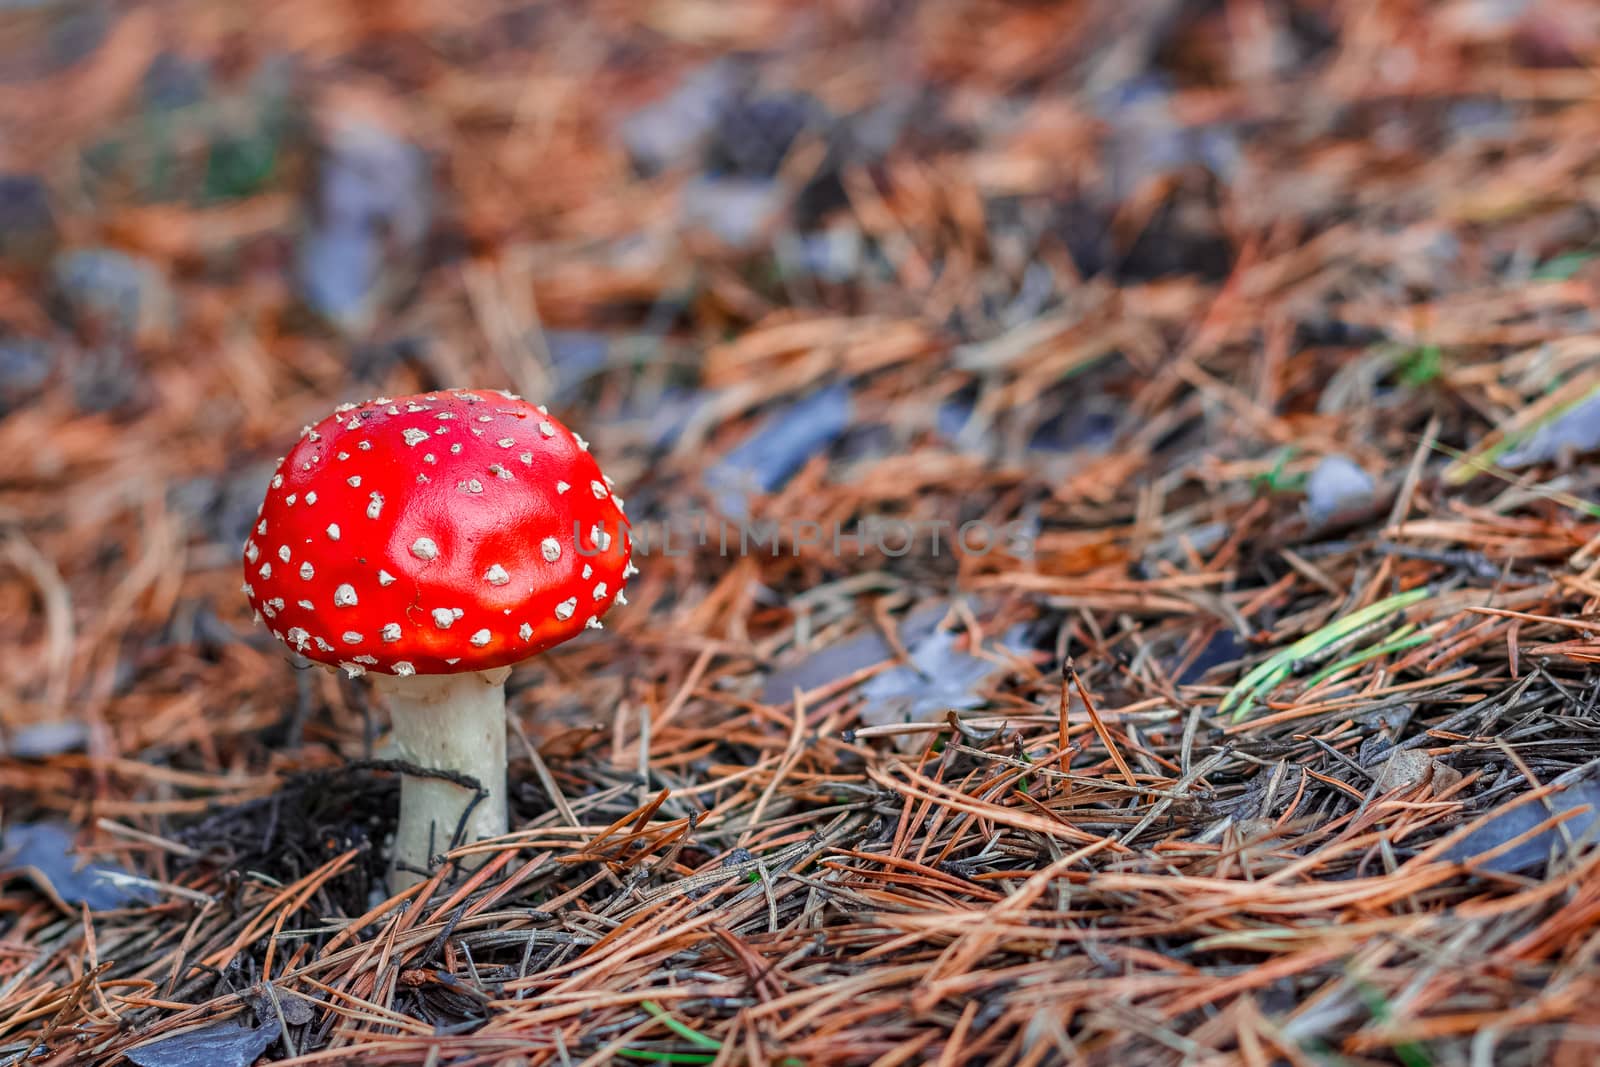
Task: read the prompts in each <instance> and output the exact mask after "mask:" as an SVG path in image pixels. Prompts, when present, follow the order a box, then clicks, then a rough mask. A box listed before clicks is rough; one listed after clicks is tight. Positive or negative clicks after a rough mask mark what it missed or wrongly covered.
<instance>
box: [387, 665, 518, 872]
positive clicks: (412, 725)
mask: <svg viewBox="0 0 1600 1067" xmlns="http://www.w3.org/2000/svg"><path fill="white" fill-rule="evenodd" d="M510 673H511V670H510V668H509V667H499V668H495V669H493V670H487V671H473V672H470V673H464V674H433V675H413V676H411V677H408V678H399V677H395V676H392V675H371V676H370V677H373V678H374V679H375V681H376V684H377V688H378V690H379V691H380V692H382V693H383V694H384V696H385V697H386V698H387V700H388V704H389V715H390V718H391V721H392V722H393V725H394V740H395V745H396V747H397V748H398V749H399V755H400V758H401V759H403V760H405V761H406V762H408V763H414V764H416V765H417V766H419V767H426V768H428V769H430V770H440V771H454V772H457V773H460V774H465V775H470V776H471V777H473V778H476V779H477V780H478V781H479V782H480V783H482V785H483V788H484V789H485V790H486V791H487V792H488V794H489V795H488V796H486V797H484V798H483V799H482V800H480V801H478V803H477V805H476V806H475V807H473V808H472V814H471V815H470V816H469V817H468V819H467V823H466V826H465V828H464V829H463V831H462V835H461V843H463V844H466V843H470V842H473V841H477V840H480V839H482V838H486V837H498V836H499V835H501V834H503V833H505V832H506V829H507V816H506V689H505V680H506V676H507V675H509V674H510ZM474 795H475V794H474V793H473V791H472V790H471V789H468V788H466V787H464V786H460V785H457V784H456V783H454V782H450V781H446V780H444V779H442V778H417V777H413V776H412V775H409V774H408V775H405V776H404V777H403V778H401V780H400V825H399V826H398V828H397V829H396V830H395V835H394V851H393V852H392V853H391V855H390V863H391V881H392V882H393V884H394V885H395V887H396V888H404V887H408V886H412V885H415V884H416V883H417V882H419V881H421V880H422V876H421V875H418V874H415V873H413V872H412V871H409V870H405V869H404V868H405V867H414V868H418V869H420V870H428V869H430V868H431V867H432V866H433V863H432V859H433V857H434V856H436V855H438V854H440V853H443V852H445V851H447V850H448V849H449V848H450V844H451V839H452V837H453V836H454V835H455V832H456V827H457V826H459V825H460V824H461V817H462V813H463V812H465V811H466V810H467V806H468V805H469V804H471V803H472V799H473V796H474Z"/></svg>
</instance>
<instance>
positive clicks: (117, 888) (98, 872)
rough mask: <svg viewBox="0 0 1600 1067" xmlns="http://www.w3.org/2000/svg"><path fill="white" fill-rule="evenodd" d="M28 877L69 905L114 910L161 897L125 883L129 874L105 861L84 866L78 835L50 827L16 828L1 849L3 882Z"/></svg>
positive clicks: (34, 825)
mask: <svg viewBox="0 0 1600 1067" xmlns="http://www.w3.org/2000/svg"><path fill="white" fill-rule="evenodd" d="M15 877H25V878H27V879H28V880H30V881H32V882H33V883H34V884H35V885H37V886H38V887H39V889H41V890H42V891H44V892H46V893H49V894H51V895H53V896H55V897H57V898H59V899H60V900H61V902H62V903H64V904H67V905H69V906H73V907H75V906H77V905H78V904H86V905H88V907H89V910H91V911H108V910H110V909H113V908H122V907H127V906H128V905H130V904H136V903H141V902H147V901H150V900H154V899H155V897H154V895H153V894H152V893H150V892H149V890H148V889H146V888H144V887H142V886H140V885H137V884H133V883H129V882H128V881H125V879H127V878H129V877H131V876H130V875H128V874H127V873H126V872H125V871H122V870H120V869H118V868H116V867H113V866H111V865H109V864H104V863H90V864H87V865H80V858H79V857H78V856H77V855H75V854H74V853H73V851H72V835H71V834H69V833H68V832H67V831H66V830H64V829H63V828H61V827H59V826H54V825H52V824H50V823H33V824H23V825H20V826H12V827H10V828H8V829H7V830H6V832H5V841H4V845H3V846H0V880H8V879H11V878H15Z"/></svg>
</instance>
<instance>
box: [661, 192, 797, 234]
mask: <svg viewBox="0 0 1600 1067" xmlns="http://www.w3.org/2000/svg"><path fill="white" fill-rule="evenodd" d="M786 199H787V198H786V195H785V193H784V190H783V186H781V185H780V184H778V182H776V181H774V180H773V179H771V178H738V177H726V176H721V175H716V176H711V175H706V176H702V177H699V178H695V179H694V180H693V181H691V182H688V183H687V184H685V185H684V187H683V192H682V193H681V194H680V195H679V198H678V214H679V218H680V219H681V221H682V222H683V224H684V226H686V227H688V228H689V229H703V230H706V231H708V232H710V233H711V234H712V235H713V236H715V237H716V238H717V240H719V241H721V242H722V243H723V244H725V245H728V246H729V247H731V248H749V247H751V246H752V245H754V244H755V243H756V242H757V241H758V240H759V239H760V238H761V237H762V235H763V234H765V233H766V231H767V229H768V227H770V226H771V225H772V223H773V222H774V221H775V220H776V219H777V218H778V216H779V215H780V214H782V212H783V208H784V205H785V203H786Z"/></svg>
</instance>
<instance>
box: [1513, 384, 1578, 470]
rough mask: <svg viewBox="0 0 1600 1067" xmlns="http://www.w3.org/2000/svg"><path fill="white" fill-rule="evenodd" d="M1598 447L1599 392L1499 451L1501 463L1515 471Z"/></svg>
mask: <svg viewBox="0 0 1600 1067" xmlns="http://www.w3.org/2000/svg"><path fill="white" fill-rule="evenodd" d="M1596 449H1600V393H1597V394H1595V395H1594V396H1591V397H1589V399H1587V400H1584V401H1582V402H1581V403H1579V404H1578V405H1576V406H1575V407H1573V408H1571V409H1569V410H1568V411H1566V412H1565V413H1563V414H1562V415H1560V416H1558V417H1557V418H1555V419H1552V420H1551V421H1550V422H1547V423H1545V424H1544V425H1543V426H1541V427H1539V428H1538V429H1537V430H1535V431H1534V432H1533V433H1532V434H1531V435H1529V436H1528V437H1527V438H1526V439H1525V440H1523V441H1522V442H1521V443H1519V444H1517V445H1516V446H1515V447H1513V448H1511V449H1508V450H1507V451H1506V452H1504V453H1502V454H1501V456H1500V458H1499V460H1498V461H1497V462H1498V463H1499V464H1500V466H1502V467H1508V468H1510V469H1512V470H1517V469H1520V468H1522V467H1531V466H1533V465H1534V464H1537V463H1548V462H1550V461H1551V460H1553V459H1559V458H1560V457H1561V456H1562V455H1563V454H1564V453H1567V454H1572V453H1579V452H1593V451H1595V450H1596Z"/></svg>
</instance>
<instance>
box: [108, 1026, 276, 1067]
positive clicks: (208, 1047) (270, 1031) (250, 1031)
mask: <svg viewBox="0 0 1600 1067" xmlns="http://www.w3.org/2000/svg"><path fill="white" fill-rule="evenodd" d="M278 1031H279V1026H278V1020H277V1019H276V1018H272V1017H267V1018H265V1019H263V1020H262V1023H261V1025H260V1026H257V1027H248V1026H242V1025H240V1023H239V1022H238V1021H236V1020H233V1019H227V1020H224V1021H222V1022H217V1023H212V1024H210V1025H209V1026H202V1027H200V1028H199V1029H197V1030H189V1031H186V1032H184V1033H181V1034H174V1035H173V1036H172V1037H164V1038H162V1039H161V1040H159V1041H151V1042H150V1043H148V1044H144V1045H138V1046H135V1047H134V1048H131V1049H129V1050H128V1051H127V1052H125V1053H123V1055H125V1056H127V1057H128V1059H129V1060H131V1061H132V1062H134V1063H136V1064H138V1065H139V1067H250V1064H252V1063H254V1062H255V1061H256V1060H257V1059H259V1058H260V1056H261V1054H262V1053H263V1052H265V1051H267V1046H268V1045H270V1044H272V1043H273V1042H274V1041H276V1040H278Z"/></svg>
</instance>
